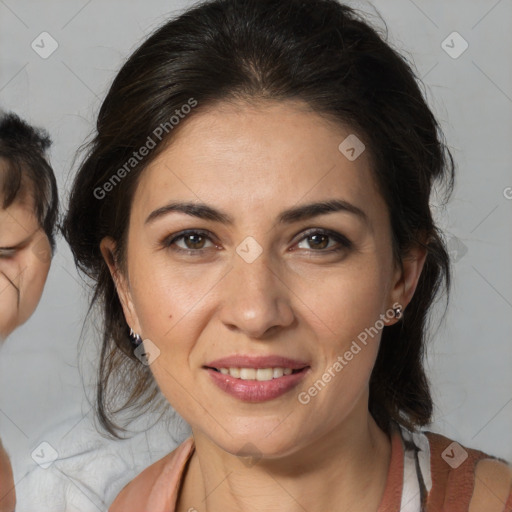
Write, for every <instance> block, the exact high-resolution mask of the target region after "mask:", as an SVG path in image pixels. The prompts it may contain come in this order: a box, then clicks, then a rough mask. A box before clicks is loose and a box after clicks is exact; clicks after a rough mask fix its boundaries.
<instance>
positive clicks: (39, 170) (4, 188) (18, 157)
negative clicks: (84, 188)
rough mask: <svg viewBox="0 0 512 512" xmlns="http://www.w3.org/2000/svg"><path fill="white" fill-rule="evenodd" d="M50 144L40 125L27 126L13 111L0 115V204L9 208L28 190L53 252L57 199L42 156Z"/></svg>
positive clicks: (49, 170) (54, 182)
mask: <svg viewBox="0 0 512 512" xmlns="http://www.w3.org/2000/svg"><path fill="white" fill-rule="evenodd" d="M50 145H51V140H50V137H49V135H48V133H47V132H46V131H45V130H43V129H42V128H35V127H33V126H30V125H29V124H28V123H27V122H26V121H23V120H22V119H20V117H18V116H17V115H16V114H13V113H9V114H4V115H2V116H1V117H0V161H1V164H2V167H1V172H0V197H1V198H2V201H1V203H0V207H1V208H3V209H6V208H9V206H11V204H13V203H14V202H15V201H16V200H17V199H19V198H21V197H22V196H23V195H24V194H27V193H29V194H30V196H31V197H32V199H33V201H34V213H35V215H36V218H37V220H38V222H39V225H40V226H41V227H42V228H43V229H44V231H45V233H46V235H47V236H48V240H49V241H50V245H51V248H52V252H53V251H54V250H55V232H56V223H57V216H58V209H59V199H58V191H57V182H56V180H55V175H54V174H53V170H52V168H51V166H50V164H49V162H48V159H47V155H46V152H47V151H48V148H49V147H50Z"/></svg>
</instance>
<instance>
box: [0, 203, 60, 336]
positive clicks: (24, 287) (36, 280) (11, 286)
mask: <svg viewBox="0 0 512 512" xmlns="http://www.w3.org/2000/svg"><path fill="white" fill-rule="evenodd" d="M50 261H51V248H50V242H49V241H48V237H47V236H46V234H45V232H44V230H43V229H42V228H41V227H40V226H39V223H38V221H37V218H36V217H35V215H34V213H33V206H32V201H31V200H30V199H28V198H23V199H19V200H17V201H16V202H15V203H13V204H11V205H10V206H9V207H8V208H7V209H0V310H1V311H2V317H1V318H0V340H2V339H5V338H7V336H8V335H9V334H10V333H11V332H12V331H13V330H14V329H15V328H16V327H19V326H20V325H22V324H24V323H25V322H26V321H27V320H28V319H29V317H30V316H31V315H32V313H33V312H34V311H35V309H36V307H37V305H38V303H39V300H40V299H41V295H42V293H43V288H44V284H45V282H46V278H47V276H48V271H49V269H50Z"/></svg>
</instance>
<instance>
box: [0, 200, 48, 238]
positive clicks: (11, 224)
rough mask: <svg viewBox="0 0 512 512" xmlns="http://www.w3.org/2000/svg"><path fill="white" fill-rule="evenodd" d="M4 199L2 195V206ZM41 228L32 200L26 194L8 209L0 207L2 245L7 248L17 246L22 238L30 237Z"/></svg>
mask: <svg viewBox="0 0 512 512" xmlns="http://www.w3.org/2000/svg"><path fill="white" fill-rule="evenodd" d="M2 204H3V197H2V194H0V205H2ZM38 227H39V223H38V220H37V218H36V216H35V213H34V208H33V201H32V198H31V197H30V196H29V195H27V194H25V196H24V197H23V198H22V199H20V198H18V197H17V198H16V200H15V201H14V203H12V204H11V205H10V206H9V207H8V208H1V207H0V245H1V246H3V247H7V246H9V245H16V244H17V243H18V242H19V239H20V238H23V237H26V236H29V235H30V234H31V233H33V232H34V231H35V230H37V229H38Z"/></svg>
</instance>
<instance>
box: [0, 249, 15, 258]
mask: <svg viewBox="0 0 512 512" xmlns="http://www.w3.org/2000/svg"><path fill="white" fill-rule="evenodd" d="M15 254H16V249H11V248H8V247H5V248H3V249H0V258H10V257H11V256H14V255H15Z"/></svg>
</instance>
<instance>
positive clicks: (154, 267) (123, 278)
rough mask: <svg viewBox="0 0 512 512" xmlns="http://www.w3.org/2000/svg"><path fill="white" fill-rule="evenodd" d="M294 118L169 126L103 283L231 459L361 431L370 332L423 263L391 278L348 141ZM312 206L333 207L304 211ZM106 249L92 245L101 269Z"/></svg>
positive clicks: (385, 245)
mask: <svg viewBox="0 0 512 512" xmlns="http://www.w3.org/2000/svg"><path fill="white" fill-rule="evenodd" d="M299 107H300V105H298V104H294V103H291V102H290V103H273V104H269V103H267V104H264V105H262V106H261V107H260V108H255V107H248V106H242V105H239V106H234V105H223V106H220V107H217V108H215V109H214V110H211V111H209V112H206V111H205V112H202V113H201V114H199V115H197V116H196V117H194V118H191V119H189V120H188V121H187V122H186V124H185V125H183V126H181V127H180V130H181V131H180V132H179V133H177V138H176V139H175V140H174V142H173V143H172V145H171V146H169V147H168V148H167V149H166V150H165V151H164V152H163V153H162V154H161V155H159V157H158V158H157V159H156V160H155V161H154V162H153V163H152V164H151V165H150V166H149V167H148V168H147V169H146V170H145V171H144V173H143V174H142V176H141V179H140V182H139V184H138V187H137V190H136V193H135V195H134V198H133V203H132V209H131V216H130V224H129V231H128V239H127V273H126V274H124V275H121V274H118V277H119V279H118V280H117V285H118V291H119V292H120V296H121V300H122V302H123V307H124V311H125V315H126V319H127V322H128V324H129V325H130V327H132V328H133V329H134V330H135V331H137V332H138V333H139V334H140V335H141V336H142V338H143V339H145V340H146V341H145V347H146V349H147V350H148V352H149V356H148V357H149V362H150V363H151V364H150V368H151V370H152V372H153V374H154V376H155V378H156V381H157V383H158V385H159V387H160V389H161V390H162V392H163V394H164V395H165V396H166V397H167V399H168V401H169V402H170V403H171V404H172V406H173V407H174V408H175V409H176V410H177V411H178V412H179V413H180V415H181V416H182V417H183V418H184V419H185V420H186V421H187V422H188V423H189V424H190V425H191V427H192V429H193V431H194V434H195V435H204V436H206V437H208V438H209V439H210V440H212V441H213V442H214V443H216V444H217V445H219V446H221V447H222V448H223V449H225V450H226V451H228V452H231V453H239V450H240V449H241V448H242V447H243V446H244V445H246V443H251V445H250V446H253V447H254V446H255V447H256V448H254V450H256V451H259V452H262V453H264V454H267V455H268V456H270V457H271V456H280V455H285V454H288V453H291V452H293V451H295V450H298V449H300V448H301V447H305V446H307V445H310V444H311V443H312V442H314V441H316V440H318V439H320V438H321V437H322V436H325V435H327V434H328V433H329V432H332V431H334V430H335V429H337V428H338V427H340V426H341V425H342V424H343V425H345V426H347V428H360V426H361V422H362V421H363V422H364V421H368V417H367V415H368V382H369V378H370V374H371V371H372V368H373V365H374V362H375V359H376V356H377V350H378V346H379V339H380V332H381V329H382V326H383V324H382V321H383V319H385V320H386V321H387V322H388V324H392V323H394V322H395V320H394V319H393V320H390V317H391V316H392V309H391V308H392V306H393V304H395V306H396V303H400V304H401V305H402V306H403V307H405V306H406V305H407V303H408V302H409V300H410V298H411V296H412V293H414V288H415V286H416V282H417V278H418V277H419V272H421V266H422V263H423V258H422V255H421V254H420V253H415V252H414V251H411V255H410V258H409V259H408V260H407V261H406V262H404V270H402V269H400V268H398V267H397V266H395V264H394V261H393V259H392V246H391V231H390V224H389V218H388V213H387V208H386V205H385V203H384V201H383V199H382V198H381V196H380V194H379V192H378V190H377V189H376V188H375V185H374V182H373V180H372V175H371V171H370V164H369V158H368V154H367V152H366V151H363V152H362V153H361V154H360V155H359V156H358V151H360V149H361V148H362V146H357V145H356V146H354V140H355V139H354V138H353V135H352V138H350V139H348V140H347V141H345V139H346V138H347V137H348V136H349V135H351V132H350V130H344V129H342V128H341V127H339V126H335V125H333V124H329V123H328V122H327V121H325V120H324V118H322V117H319V116H318V115H317V114H315V113H313V112H308V111H306V110H305V109H302V110H301V109H300V108H299ZM344 141H345V142H344ZM356 142H357V141H356ZM342 143H343V144H342ZM340 144H342V149H341V150H340V149H339V146H340ZM352 147H353V148H354V151H351V148H352ZM342 150H343V151H342ZM345 155H347V156H345ZM355 157H357V158H355ZM326 202H331V203H333V204H334V202H337V207H335V208H331V209H330V210H329V209H327V208H323V207H322V208H320V207H318V208H317V207H311V208H309V209H307V208H305V205H312V204H314V203H326ZM177 203H192V204H193V205H194V206H196V207H198V206H199V205H204V206H205V207H204V208H201V209H199V208H196V210H192V208H189V213H188V214H187V213H186V212H184V211H182V210H181V211H180V209H179V208H176V207H171V205H172V204H177ZM206 207H207V208H208V209H206ZM320 210H321V211H320ZM185 230H187V231H189V234H188V235H186V236H183V232H184V231H185ZM113 247H114V244H113V242H112V240H111V239H109V238H106V239H104V241H103V243H102V251H103V254H104V256H105V258H106V259H107V258H108V251H109V250H112V248H113ZM110 268H111V271H112V272H114V267H113V266H112V264H110ZM377 331H378V332H377ZM365 333H366V339H365ZM369 333H371V334H369ZM148 340H150V341H148ZM363 340H364V341H363ZM155 356H156V357H155ZM224 358H230V359H231V360H230V361H229V360H228V361H218V360H219V359H224ZM258 358H267V359H258ZM284 358H286V360H285V359H284ZM336 363H338V364H336ZM213 368H216V369H213ZM221 368H223V369H222V370H221ZM230 368H232V369H230ZM237 368H245V369H242V370H237ZM258 368H259V369H260V370H261V371H258V370H257V369H258ZM265 368H266V369H265ZM226 369H227V370H226ZM290 371H292V374H291V375H288V373H289V372H290ZM226 372H229V374H226ZM270 378H272V379H271V380H265V379H270ZM259 379H262V380H259ZM318 381H321V382H320V383H319V382H318ZM315 383H316V384H315ZM315 385H316V387H315ZM315 390H316V391H315ZM350 425H351V426H350ZM338 431H339V430H338ZM244 450H246V451H251V450H250V449H249V448H247V446H246V448H244Z"/></svg>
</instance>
